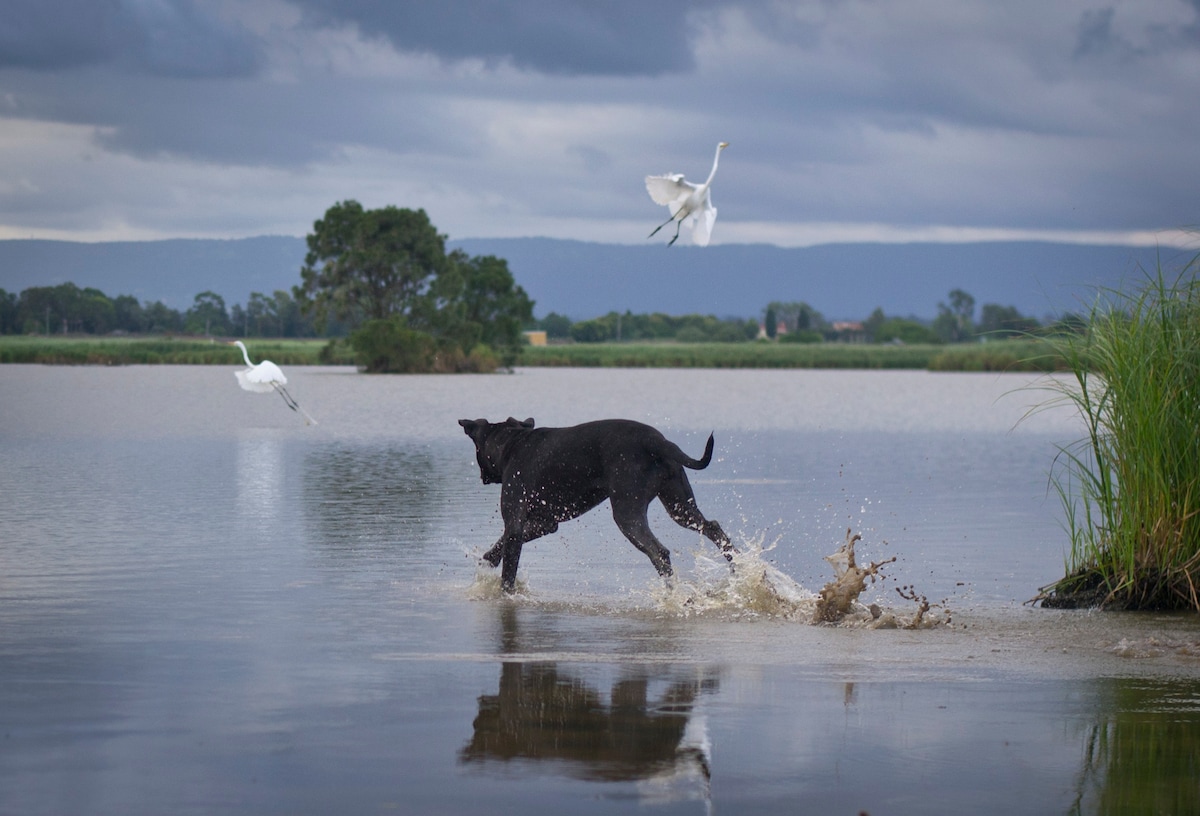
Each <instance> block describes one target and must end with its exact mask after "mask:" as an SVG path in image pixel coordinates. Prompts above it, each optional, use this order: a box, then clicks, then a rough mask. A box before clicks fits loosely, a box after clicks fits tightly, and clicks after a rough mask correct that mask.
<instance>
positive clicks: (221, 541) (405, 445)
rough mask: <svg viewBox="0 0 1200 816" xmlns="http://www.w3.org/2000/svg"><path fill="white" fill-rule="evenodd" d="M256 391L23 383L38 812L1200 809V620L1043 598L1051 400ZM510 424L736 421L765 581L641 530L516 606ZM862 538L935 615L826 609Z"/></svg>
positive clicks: (1054, 566) (11, 421) (12, 770)
mask: <svg viewBox="0 0 1200 816" xmlns="http://www.w3.org/2000/svg"><path fill="white" fill-rule="evenodd" d="M232 371H233V369H232V368H223V367H182V366H181V367H174V366H166V367H154V366H145V367H143V366H131V367H124V368H68V367H42V366H12V365H9V366H0V462H2V466H0V812H2V813H5V814H8V813H11V814H73V813H80V814H84V813H86V814H162V813H172V814H187V813H198V814H200V813H202V814H214V813H239V814H240V813H246V814H250V813H253V814H273V813H280V814H284V813H286V814H297V813H314V814H315V813H332V812H336V813H422V814H423V813H446V814H455V813H528V812H530V809H531V808H537V809H538V810H537V812H546V813H567V812H570V813H599V814H608V813H619V812H627V811H631V810H637V811H639V812H648V813H714V812H726V813H751V812H753V813H789V814H790V813H801V812H827V813H847V814H857V813H859V812H867V813H871V814H875V815H876V816H881V814H927V813H961V812H970V813H985V814H986V813H997V814H1011V813H1029V814H1034V813H1064V814H1065V813H1195V812H1200V774H1198V770H1197V769H1198V768H1200V621H1198V619H1197V617H1196V616H1194V615H1120V614H1107V613H1095V612H1062V611H1050V610H1042V609H1039V608H1035V607H1032V606H1030V605H1029V604H1027V603H1026V602H1027V601H1028V600H1029V599H1031V598H1033V597H1035V596H1036V595H1037V593H1038V589H1039V587H1041V586H1044V585H1046V584H1048V583H1050V582H1052V581H1053V580H1055V579H1056V578H1058V577H1060V576H1061V575H1062V573H1063V567H1064V557H1065V547H1066V534H1065V532H1064V530H1063V524H1062V510H1061V508H1060V507H1059V502H1058V498H1057V496H1056V495H1055V494H1054V492H1053V490H1052V489H1051V488H1050V487H1049V485H1048V483H1047V475H1048V472H1049V469H1050V467H1051V464H1052V462H1053V459H1054V456H1055V454H1056V451H1057V446H1058V445H1060V444H1064V443H1068V442H1070V441H1072V440H1074V439H1075V438H1077V437H1078V436H1079V433H1080V430H1081V429H1080V428H1079V426H1078V424H1077V421H1076V418H1075V417H1074V416H1073V415H1072V414H1071V413H1070V412H1069V411H1066V410H1065V409H1052V410H1044V411H1039V412H1035V413H1033V414H1032V415H1029V416H1026V415H1027V413H1028V411H1029V408H1030V407H1031V406H1033V405H1035V404H1038V403H1040V402H1042V401H1044V400H1045V399H1046V398H1047V396H1048V395H1047V394H1046V393H1044V392H1038V391H1031V390H1029V389H1028V386H1029V385H1030V384H1031V383H1035V382H1036V380H1034V379H1031V378H1030V377H1029V376H1026V375H995V374H931V373H925V372H856V371H852V372H846V371H831V372H821V371H709V370H667V371H659V370H542V369H522V370H518V371H517V372H516V373H514V374H511V375H489V376H442V377H436V376H431V377H422V376H404V377H401V376H365V375H360V374H357V373H356V372H354V371H353V370H352V369H346V368H292V369H290V370H289V371H288V375H289V378H290V383H289V388H290V390H291V392H292V394H293V395H294V396H295V397H296V399H298V400H299V402H300V404H301V405H303V406H304V407H305V409H306V410H308V412H309V413H310V414H312V415H313V416H314V417H315V418H316V419H317V420H318V422H319V424H318V425H315V426H307V425H305V423H304V421H303V418H302V417H300V416H299V415H298V414H295V413H293V412H291V411H289V410H288V409H287V407H286V406H285V405H284V404H283V402H282V400H279V399H278V398H276V397H275V396H274V395H258V394H250V393H246V392H243V391H241V390H239V389H238V387H237V383H236V381H235V380H234V377H233V373H232ZM510 415H511V416H516V417H518V418H525V417H528V416H532V417H534V418H535V419H536V420H537V421H538V423H539V424H541V425H569V424H574V423H577V422H582V421H586V420H589V419H597V418H603V417H611V416H621V417H627V418H631V419H637V420H641V421H645V422H648V423H650V424H653V425H655V426H656V427H658V428H660V429H661V430H662V431H663V432H664V433H665V434H666V435H667V436H668V437H669V438H670V439H672V440H673V441H676V442H678V443H679V444H680V445H681V447H683V448H684V450H685V451H687V452H689V453H690V454H692V455H696V456H698V455H699V454H700V453H701V451H702V450H703V447H704V441H705V439H706V437H707V435H708V433H709V432H710V431H711V432H713V433H714V434H715V436H716V455H715V457H714V460H713V463H712V464H711V465H710V467H709V468H708V469H707V470H704V471H700V472H693V473H691V474H690V475H691V481H692V484H693V487H694V488H695V492H696V496H697V501H698V504H699V506H700V507H701V509H702V510H703V511H704V513H705V514H706V515H707V516H708V517H709V518H714V519H717V520H719V521H720V522H721V523H722V525H723V526H724V527H725V529H726V530H727V531H728V532H729V533H730V535H731V536H732V538H733V540H734V543H735V545H736V546H737V547H738V548H739V550H740V551H741V553H742V555H740V556H739V561H738V569H737V570H736V572H735V573H733V574H731V573H730V571H729V570H728V568H727V567H726V566H725V564H724V561H723V560H722V559H721V558H720V557H719V555H718V554H717V553H716V552H715V549H714V548H713V547H712V545H711V544H710V543H709V542H707V541H706V540H704V539H701V538H700V537H699V536H698V535H697V534H695V533H692V532H689V531H686V530H683V529H681V528H679V527H677V526H675V525H674V524H673V523H672V522H671V521H670V520H669V519H668V518H667V516H666V514H665V513H664V512H662V510H661V509H660V508H657V507H656V508H655V509H654V511H653V512H652V515H651V526H652V527H653V528H654V529H655V531H656V533H657V535H658V537H659V538H660V539H661V540H662V541H663V543H664V544H666V546H667V547H669V548H670V549H671V551H672V553H673V558H674V562H675V565H676V568H677V570H678V573H679V575H678V580H677V581H676V583H675V585H674V587H672V588H670V589H668V588H666V587H664V586H663V585H662V583H661V582H660V581H659V579H658V578H657V577H656V575H655V572H654V570H653V568H652V567H651V565H650V563H649V561H648V560H647V559H646V558H645V557H644V556H643V555H641V554H640V553H638V552H637V551H636V550H634V549H633V547H631V546H630V545H629V544H628V543H627V542H626V541H625V540H624V538H623V537H622V536H621V535H620V533H619V532H618V531H617V529H616V527H615V525H614V524H613V522H612V519H611V517H610V515H609V514H608V512H607V505H603V506H601V507H600V508H598V509H597V510H595V511H593V512H592V513H590V514H588V515H586V516H584V517H583V518H581V519H579V520H576V521H572V522H568V523H565V524H563V525H562V528H561V529H560V531H559V532H558V533H556V534H554V535H552V536H548V537H546V538H545V539H542V540H539V541H536V542H533V543H531V544H529V545H526V547H525V550H524V556H523V558H522V562H521V573H520V576H519V592H518V594H517V595H516V596H515V597H512V598H508V597H504V596H503V595H502V594H501V593H500V591H499V588H498V579H497V576H496V575H495V572H494V571H493V570H490V569H487V568H485V567H481V566H480V565H479V556H480V555H481V554H482V553H483V552H484V551H485V550H486V549H487V548H488V547H490V545H491V544H492V543H494V541H495V540H496V538H497V537H498V536H499V534H500V529H501V521H500V515H499V508H498V498H499V490H498V488H497V487H496V486H494V485H483V484H481V483H480V479H479V473H478V468H477V467H476V465H475V461H474V450H473V447H472V445H471V442H470V440H469V439H467V437H466V436H465V435H463V433H462V431H461V429H460V428H459V426H458V425H457V422H456V420H457V419H459V418H477V417H487V418H489V419H493V420H499V419H503V418H505V417H507V416H510ZM1023 417H1024V419H1023ZM847 529H852V530H853V531H854V532H856V533H859V534H861V535H862V540H861V541H860V542H859V544H858V551H857V552H858V558H859V560H860V562H867V561H882V560H884V559H889V558H892V557H895V559H896V560H895V562H893V563H890V564H887V565H885V566H884V567H883V568H882V573H883V576H884V577H883V579H882V580H881V581H879V582H877V583H875V584H873V585H869V586H868V588H867V591H866V592H865V593H864V594H863V596H862V599H861V600H862V601H864V602H865V603H868V604H869V603H874V604H876V605H877V606H878V607H880V609H881V610H882V617H881V620H895V621H896V622H897V623H899V624H901V625H903V624H904V623H906V622H909V621H911V620H912V618H913V616H914V613H915V611H916V603H915V602H913V601H911V600H908V599H906V598H904V597H901V595H900V593H899V592H897V590H898V589H900V588H904V587H909V588H911V589H910V590H906V592H908V593H909V594H911V593H914V592H915V593H916V594H918V595H922V596H924V597H926V598H927V599H928V601H929V602H930V603H931V604H932V609H931V611H930V614H929V616H928V618H927V621H926V623H928V624H930V625H926V626H924V627H923V628H918V629H906V628H875V624H877V623H878V621H875V620H872V618H871V616H870V614H867V613H865V612H864V611H863V610H862V609H861V608H860V610H859V612H860V614H858V615H857V616H856V617H854V618H853V619H852V620H850V621H847V622H844V623H843V624H842V625H814V624H813V623H812V622H811V618H812V611H813V606H814V602H813V596H814V594H815V593H816V592H817V591H818V590H820V588H821V587H822V586H823V585H824V584H825V582H826V581H828V580H829V579H830V578H831V577H832V574H833V573H832V569H831V566H830V564H829V563H828V562H826V561H825V558H824V557H825V556H826V555H829V554H831V553H833V552H834V551H835V550H837V548H838V547H839V546H840V545H841V544H842V542H843V540H844V538H845V535H846V531H847Z"/></svg>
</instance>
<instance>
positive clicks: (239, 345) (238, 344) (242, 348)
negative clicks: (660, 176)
mask: <svg viewBox="0 0 1200 816" xmlns="http://www.w3.org/2000/svg"><path fill="white" fill-rule="evenodd" d="M716 169H717V168H716V167H714V168H713V170H716ZM235 345H236V346H237V347H238V348H240V349H241V350H242V359H243V360H245V361H246V365H248V366H250V367H251V368H254V363H252V362H250V355H249V354H247V353H246V346H245V345H244V344H243V343H242V341H240V340H239V341H237V343H235Z"/></svg>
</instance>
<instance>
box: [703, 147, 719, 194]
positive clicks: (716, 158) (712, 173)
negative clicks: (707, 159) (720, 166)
mask: <svg viewBox="0 0 1200 816" xmlns="http://www.w3.org/2000/svg"><path fill="white" fill-rule="evenodd" d="M720 160H721V148H719V147H718V148H717V155H715V156H713V169H712V172H710V173H709V174H708V178H706V179H705V180H704V186H705V187H707V186H708V185H710V184H712V180H713V176H715V175H716V174H717V162H719V161H720Z"/></svg>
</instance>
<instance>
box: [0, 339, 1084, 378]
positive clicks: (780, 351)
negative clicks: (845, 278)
mask: <svg viewBox="0 0 1200 816" xmlns="http://www.w3.org/2000/svg"><path fill="white" fill-rule="evenodd" d="M243 339H244V340H245V342H246V345H247V346H248V347H249V349H250V358H251V359H252V360H255V361H258V360H262V359H268V360H272V361H274V362H275V363H278V364H279V365H283V366H288V365H293V366H295V365H356V364H361V356H360V353H361V349H360V348H357V347H355V346H354V345H352V343H351V342H350V341H349V340H347V339H345V338H342V339H336V340H326V339H294V338H277V337H271V338H262V337H258V338H256V337H246V338H243ZM359 346H360V347H361V346H362V342H361V341H360V342H359ZM241 360H242V357H241V352H240V351H238V350H237V349H236V348H234V347H232V346H229V345H226V344H225V342H224V341H222V340H221V339H214V338H208V337H188V336H178V335H150V336H147V335H131V336H126V337H109V336H99V337H98V336H95V335H50V336H46V335H0V363H40V364H47V365H156V364H170V365H241ZM515 364H516V365H518V366H531V367H575V368H610V367H611V368H796V369H800V368H855V369H879V370H884V369H910V370H930V371H1059V370H1065V368H1066V367H1067V363H1066V360H1065V358H1062V357H1060V356H1057V355H1056V354H1055V353H1053V350H1052V349H1051V348H1050V346H1049V345H1048V344H1047V342H1046V341H1044V340H1040V339H1036V338H1030V339H1022V340H999V341H993V342H990V343H971V344H964V345H961V346H945V345H940V344H913V345H890V344H873V343H754V342H749V343H689V342H679V341H673V340H672V341H662V342H621V343H615V342H614V343H571V344H564V345H550V346H525V347H524V348H523V349H522V350H521V352H520V354H519V356H518V357H517V358H516V360H515ZM493 367H494V365H493ZM453 370H461V366H459V367H458V368H455V369H453Z"/></svg>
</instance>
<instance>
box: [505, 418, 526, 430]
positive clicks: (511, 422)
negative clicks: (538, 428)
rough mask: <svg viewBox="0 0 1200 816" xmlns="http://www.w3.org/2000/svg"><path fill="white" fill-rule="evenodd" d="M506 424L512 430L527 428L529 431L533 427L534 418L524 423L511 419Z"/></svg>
mask: <svg viewBox="0 0 1200 816" xmlns="http://www.w3.org/2000/svg"><path fill="white" fill-rule="evenodd" d="M504 424H505V425H507V426H508V427H510V428H527V429H528V428H532V427H533V417H530V418H529V419H527V420H525V421H524V422H522V421H521V420H519V419H517V418H516V417H509V418H508V419H507V420H505V421H504Z"/></svg>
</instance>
